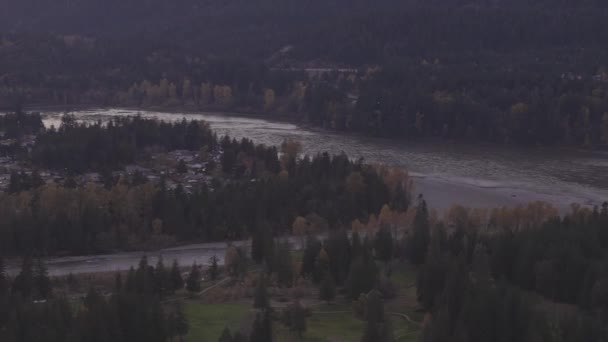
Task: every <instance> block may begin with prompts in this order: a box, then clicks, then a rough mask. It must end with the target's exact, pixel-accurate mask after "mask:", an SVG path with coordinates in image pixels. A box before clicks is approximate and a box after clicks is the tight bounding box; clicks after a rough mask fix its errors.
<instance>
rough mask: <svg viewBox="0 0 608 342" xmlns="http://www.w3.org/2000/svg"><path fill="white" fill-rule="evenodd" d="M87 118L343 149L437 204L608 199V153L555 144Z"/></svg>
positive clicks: (48, 120)
mask: <svg viewBox="0 0 608 342" xmlns="http://www.w3.org/2000/svg"><path fill="white" fill-rule="evenodd" d="M72 114H74V115H75V116H76V118H77V119H79V120H82V121H87V122H92V121H97V120H101V121H107V120H108V119H111V118H113V117H116V116H125V115H141V116H142V117H146V118H156V119H160V120H165V121H169V120H181V119H182V118H184V117H185V118H186V119H197V120H205V121H207V122H209V124H210V125H211V128H212V129H214V130H215V131H217V132H218V134H219V135H224V134H228V135H230V136H232V137H235V138H249V139H252V140H253V141H254V142H256V143H263V144H266V145H280V144H281V142H282V141H284V140H285V139H295V140H297V141H299V142H301V143H302V146H303V150H304V153H307V154H309V155H313V154H316V153H320V152H325V151H328V152H330V153H333V154H338V153H341V152H345V153H346V154H347V155H348V156H349V157H351V158H361V157H362V158H364V159H365V160H366V161H367V162H374V163H384V164H389V165H394V166H400V167H404V168H406V169H407V170H409V172H410V175H411V176H412V177H413V178H414V184H415V192H416V194H417V193H422V194H423V195H424V197H425V198H426V200H427V202H429V205H430V206H431V207H432V208H435V209H437V210H440V211H441V210H443V209H445V208H448V207H449V206H450V205H451V204H453V203H460V204H462V205H465V206H469V207H498V206H504V205H507V206H510V205H516V204H521V203H526V202H530V201H535V200H542V201H547V202H549V203H551V204H553V205H555V206H556V207H558V208H560V209H565V208H567V207H568V206H569V205H570V204H571V203H574V202H576V203H580V204H583V205H599V204H601V203H602V202H603V201H606V200H608V153H606V152H592V151H583V150H564V149H551V148H527V149H524V148H517V147H512V146H509V147H507V146H496V145H484V144H461V143H458V144H453V143H427V142H425V143H412V142H401V141H393V140H387V139H378V138H371V137H363V136H359V135H353V134H343V133H334V132H327V131H321V130H316V129H311V128H308V127H302V126H298V125H296V124H292V123H286V122H278V121H271V120H264V119H260V118H252V117H243V116H238V115H226V114H217V113H201V114H181V113H163V112H154V111H138V110H123V109H96V110H82V111H75V112H72ZM61 115H62V113H60V112H51V113H49V112H47V113H46V114H44V123H45V125H46V126H47V127H48V126H50V125H55V126H58V125H59V124H60V120H61Z"/></svg>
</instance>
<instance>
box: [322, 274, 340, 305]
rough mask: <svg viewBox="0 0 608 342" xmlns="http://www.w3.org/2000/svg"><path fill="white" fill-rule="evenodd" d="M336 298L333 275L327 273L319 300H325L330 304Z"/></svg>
mask: <svg viewBox="0 0 608 342" xmlns="http://www.w3.org/2000/svg"><path fill="white" fill-rule="evenodd" d="M335 297H336V284H335V283H334V280H333V278H332V276H331V273H329V272H325V276H324V277H323V280H322V281H321V286H320V287H319V299H321V300H324V301H325V302H327V304H329V303H330V302H331V301H332V300H334V298H335Z"/></svg>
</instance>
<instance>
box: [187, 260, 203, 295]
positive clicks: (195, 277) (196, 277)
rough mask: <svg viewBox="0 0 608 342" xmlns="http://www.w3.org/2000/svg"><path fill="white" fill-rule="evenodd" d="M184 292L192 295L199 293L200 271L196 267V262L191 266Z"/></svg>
mask: <svg viewBox="0 0 608 342" xmlns="http://www.w3.org/2000/svg"><path fill="white" fill-rule="evenodd" d="M186 290H188V291H189V292H192V293H196V292H200V290H201V271H200V269H199V267H198V265H196V262H195V263H194V264H192V268H191V269H190V274H188V279H186Z"/></svg>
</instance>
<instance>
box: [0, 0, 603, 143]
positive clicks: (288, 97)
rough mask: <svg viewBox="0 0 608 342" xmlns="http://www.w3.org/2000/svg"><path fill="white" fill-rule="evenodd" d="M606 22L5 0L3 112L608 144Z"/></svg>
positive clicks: (278, 5) (573, 12)
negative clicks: (278, 122)
mask: <svg viewBox="0 0 608 342" xmlns="http://www.w3.org/2000/svg"><path fill="white" fill-rule="evenodd" d="M34 9H36V10H34ZM41 9H44V10H41ZM607 17H608V9H607V8H606V4H605V3H603V2H601V1H557V0H551V1H549V0H548V1H541V2H538V1H535V2H532V1H480V0H471V1H447V0H443V1H430V2H429V1H392V0H383V1H379V2H369V1H329V2H326V1H304V2H302V1H262V0H258V1H225V2H224V1H222V2H219V1H206V2H200V1H190V0H181V1H172V2H165V1H156V0H149V1H143V0H131V1H109V2H107V1H96V0H81V1H58V2H53V3H52V4H50V3H48V2H46V1H33V0H30V1H8V6H7V10H6V11H2V13H0V37H1V39H0V106H4V107H7V106H12V105H13V104H14V102H21V103H26V104H60V105H76V104H85V105H108V106H141V107H160V108H172V109H175V108H187V109H193V110H209V109H213V110H224V111H235V110H236V111H244V112H251V113H257V114H260V115H275V116H276V115H281V116H288V117H291V118H295V119H297V120H301V121H307V122H311V123H313V124H315V125H319V126H323V127H326V128H331V129H336V130H346V131H358V132H362V133H366V134H372V135H379V136H387V137H393V138H402V139H403V138H405V139H419V138H435V139H436V138H439V139H448V140H470V141H490V142H496V143H516V144H525V145H534V144H566V145H579V146H580V145H584V146H588V147H597V146H604V145H606V144H607V143H608V114H606V113H608V105H607V95H606V94H607V90H606V88H607V86H608V71H607V69H606V67H607V64H606V60H607V59H608V52H607V51H606V49H605V46H604V44H605V42H606V41H608V20H606V18H607ZM125 47H128V48H125Z"/></svg>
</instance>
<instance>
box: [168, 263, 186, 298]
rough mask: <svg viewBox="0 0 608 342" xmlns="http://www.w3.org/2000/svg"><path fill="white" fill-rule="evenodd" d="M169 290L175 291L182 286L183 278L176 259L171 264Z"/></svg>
mask: <svg viewBox="0 0 608 342" xmlns="http://www.w3.org/2000/svg"><path fill="white" fill-rule="evenodd" d="M170 277H171V279H170V281H171V292H173V293H174V292H175V291H177V290H181V289H182V288H183V287H184V279H183V278H182V274H181V272H180V271H179V265H178V263H177V260H173V265H172V266H171V275H170Z"/></svg>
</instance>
